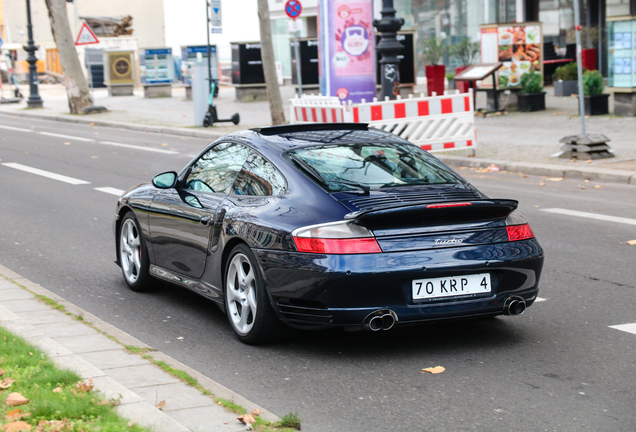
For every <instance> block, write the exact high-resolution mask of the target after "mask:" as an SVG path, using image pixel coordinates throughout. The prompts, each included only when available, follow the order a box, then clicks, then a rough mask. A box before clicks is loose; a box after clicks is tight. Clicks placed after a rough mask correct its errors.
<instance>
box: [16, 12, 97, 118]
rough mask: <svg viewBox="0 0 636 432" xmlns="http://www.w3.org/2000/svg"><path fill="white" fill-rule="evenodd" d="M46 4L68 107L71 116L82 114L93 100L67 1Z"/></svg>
mask: <svg viewBox="0 0 636 432" xmlns="http://www.w3.org/2000/svg"><path fill="white" fill-rule="evenodd" d="M28 1H29V0H27V2H28ZM45 2H46V7H47V8H48V10H49V19H50V21H51V30H52V32H53V39H54V40H55V45H56V46H57V51H58V53H59V55H60V63H61V64H62V72H63V73H64V85H65V86H66V95H67V97H68V107H69V109H70V111H71V114H81V113H82V112H83V110H84V108H86V107H89V106H92V105H93V98H92V97H91V93H90V89H89V87H88V82H87V81H86V77H85V76H84V71H82V65H81V63H80V61H79V57H78V56H77V50H76V49H75V41H74V39H73V35H72V34H71V25H70V24H69V21H68V15H67V12H66V3H67V2H66V0H45Z"/></svg>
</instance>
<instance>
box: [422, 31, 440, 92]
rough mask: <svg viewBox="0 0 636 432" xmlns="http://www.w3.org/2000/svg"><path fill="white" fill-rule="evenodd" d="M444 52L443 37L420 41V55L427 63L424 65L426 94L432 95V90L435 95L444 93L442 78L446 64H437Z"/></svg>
mask: <svg viewBox="0 0 636 432" xmlns="http://www.w3.org/2000/svg"><path fill="white" fill-rule="evenodd" d="M445 52H446V47H445V46H444V39H442V38H438V37H435V38H430V39H425V40H424V41H422V55H423V56H424V59H425V60H426V62H427V63H429V64H428V65H426V68H425V69H426V88H427V91H428V95H429V96H432V95H433V92H435V93H436V94H437V95H443V94H444V78H445V75H446V66H444V65H443V64H439V63H440V61H441V60H442V57H443V56H444V53H445Z"/></svg>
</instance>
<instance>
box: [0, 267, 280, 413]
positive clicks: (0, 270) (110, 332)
mask: <svg viewBox="0 0 636 432" xmlns="http://www.w3.org/2000/svg"><path fill="white" fill-rule="evenodd" d="M0 276H3V277H5V278H6V279H7V280H10V281H12V282H14V283H16V284H18V285H20V286H22V287H24V288H26V289H27V290H28V291H30V292H32V293H34V294H36V295H41V296H45V297H47V298H50V299H52V300H54V301H56V302H57V303H58V304H60V305H62V306H64V308H65V310H66V312H69V313H71V314H73V315H76V316H81V317H82V318H83V319H84V321H86V322H87V323H88V324H90V325H92V326H93V327H95V328H96V329H98V330H99V331H101V332H103V333H104V334H106V335H107V336H110V337H112V338H115V339H116V340H117V342H118V343H120V344H122V345H132V346H135V347H137V348H146V349H150V350H153V351H149V352H147V353H146V355H149V356H151V357H152V358H153V359H155V360H158V361H164V362H165V363H167V364H168V365H169V366H171V367H173V368H175V369H179V370H182V371H184V372H186V373H188V374H189V375H190V376H191V377H193V378H195V379H196V380H197V381H198V382H199V384H200V385H201V386H202V387H203V388H205V389H206V390H209V391H210V392H212V394H214V395H215V396H216V397H220V398H223V399H227V400H230V401H232V402H234V403H236V404H238V405H241V406H242V407H243V408H245V409H246V410H247V412H252V411H253V410H254V409H259V410H261V411H262V412H263V413H262V414H260V416H261V417H262V418H263V419H265V420H268V421H271V422H277V421H279V420H280V418H279V417H278V416H277V415H275V414H274V413H272V412H270V411H268V410H266V409H265V408H263V407H261V406H259V405H257V404H255V403H253V402H251V401H250V400H248V399H247V398H245V397H243V396H241V395H239V394H238V393H235V392H234V391H232V390H230V389H229V388H227V387H225V386H223V385H222V384H219V383H217V382H216V381H214V380H212V379H211V378H208V377H207V376H205V375H203V374H202V373H200V372H198V371H196V370H194V369H192V368H190V367H189V366H186V365H185V364H183V363H181V362H180V361H178V360H176V359H174V358H172V357H170V356H168V355H167V354H164V353H162V352H161V351H158V350H154V348H153V347H151V346H150V345H148V344H146V343H144V342H142V341H140V340H139V339H137V338H135V337H134V336H132V335H130V334H128V333H126V332H124V331H123V330H120V329H118V328H117V327H115V326H113V325H112V324H109V323H107V322H105V321H104V320H102V319H101V318H99V317H97V316H95V315H93V314H92V313H90V312H88V311H86V310H84V309H82V308H80V307H79V306H76V305H75V304H73V303H71V302H69V301H67V300H65V299H64V298H62V297H60V296H59V295H57V294H55V293H53V292H51V291H49V290H48V289H46V288H44V287H42V286H41V285H38V284H36V283H34V282H31V281H30V280H28V279H26V278H24V277H22V276H21V275H19V274H17V273H15V272H13V271H11V270H9V269H8V268H6V267H4V266H2V265H0Z"/></svg>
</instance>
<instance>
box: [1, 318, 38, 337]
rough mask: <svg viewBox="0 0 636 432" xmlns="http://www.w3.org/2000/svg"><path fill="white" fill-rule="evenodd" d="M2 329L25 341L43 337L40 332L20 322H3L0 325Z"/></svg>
mask: <svg viewBox="0 0 636 432" xmlns="http://www.w3.org/2000/svg"><path fill="white" fill-rule="evenodd" d="M2 327H4V328H6V329H7V330H9V331H10V332H12V333H14V334H16V335H18V336H20V337H23V338H25V339H28V338H31V337H36V336H44V333H42V332H41V331H40V330H38V329H36V328H35V327H33V326H32V325H31V324H29V323H26V322H24V321H22V320H14V321H4V322H3V323H2Z"/></svg>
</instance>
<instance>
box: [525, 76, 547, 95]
mask: <svg viewBox="0 0 636 432" xmlns="http://www.w3.org/2000/svg"><path fill="white" fill-rule="evenodd" d="M541 91H543V77H542V76H541V74H539V73H537V72H535V71H530V72H528V73H525V74H523V76H522V77H521V93H539V92H541Z"/></svg>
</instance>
